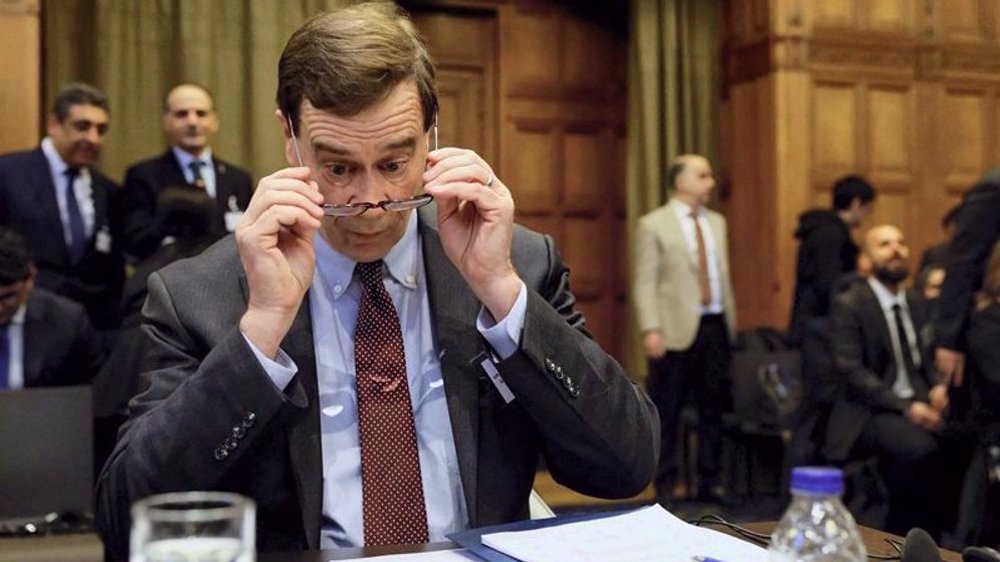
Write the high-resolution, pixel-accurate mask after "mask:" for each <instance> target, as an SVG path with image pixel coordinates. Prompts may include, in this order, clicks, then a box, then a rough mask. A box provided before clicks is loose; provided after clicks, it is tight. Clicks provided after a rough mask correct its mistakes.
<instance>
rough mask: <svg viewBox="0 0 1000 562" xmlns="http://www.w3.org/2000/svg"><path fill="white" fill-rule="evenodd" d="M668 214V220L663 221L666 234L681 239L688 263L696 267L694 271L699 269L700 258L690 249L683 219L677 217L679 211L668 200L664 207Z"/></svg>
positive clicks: (671, 237)
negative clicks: (682, 222)
mask: <svg viewBox="0 0 1000 562" xmlns="http://www.w3.org/2000/svg"><path fill="white" fill-rule="evenodd" d="M664 211H666V214H667V217H666V218H667V220H665V221H663V227H664V233H665V234H666V236H667V237H668V238H670V239H673V240H679V241H680V243H681V244H682V245H683V247H684V249H685V250H686V251H685V252H684V255H685V256H687V259H688V263H690V264H691V267H692V268H694V271H695V272H696V273H697V271H698V259H697V258H696V257H695V256H694V254H693V253H692V252H691V251H689V248H688V242H687V238H686V237H685V236H684V227H682V226H681V221H680V219H679V218H678V217H677V213H676V212H675V211H674V206H673V204H672V203H670V202H668V203H667V205H666V208H665V209H664Z"/></svg>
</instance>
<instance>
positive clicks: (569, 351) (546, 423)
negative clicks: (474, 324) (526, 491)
mask: <svg viewBox="0 0 1000 562" xmlns="http://www.w3.org/2000/svg"><path fill="white" fill-rule="evenodd" d="M545 249H546V253H547V256H546V258H547V262H548V268H547V274H546V275H545V277H544V280H543V281H542V282H541V283H540V284H539V285H538V286H535V287H532V286H531V285H529V288H531V289H533V290H532V291H531V292H529V295H528V306H527V312H526V315H525V322H524V332H523V334H522V339H521V349H520V350H519V351H517V352H515V353H514V355H512V356H511V357H509V358H508V359H506V360H504V361H503V362H501V363H500V365H499V369H500V372H501V374H502V375H503V377H504V380H506V381H507V383H508V385H509V386H510V387H511V389H512V390H513V392H514V394H515V395H516V396H517V399H518V400H519V401H520V403H521V407H522V408H524V409H525V411H527V413H528V415H529V416H530V417H531V418H532V419H533V420H534V421H535V423H536V425H537V427H538V432H539V434H540V436H541V440H542V452H543V455H544V456H545V459H546V463H547V467H548V469H549V471H550V472H551V474H552V476H553V477H554V478H555V479H556V481H558V482H560V483H561V484H563V485H566V486H569V487H571V488H573V489H575V490H578V491H580V492H582V493H585V494H588V495H593V496H599V497H629V496H632V495H635V494H637V493H639V492H641V491H642V490H643V489H644V488H645V487H646V485H647V484H648V483H649V481H650V480H651V479H652V476H653V472H654V469H655V466H656V458H657V454H658V447H659V442H660V439H659V421H658V417H657V414H656V409H655V407H654V406H653V405H652V403H651V402H650V400H649V398H648V397H647V396H646V395H645V393H644V392H643V391H641V390H640V389H639V388H638V387H637V386H636V385H635V384H634V383H632V381H631V380H630V379H629V377H628V376H627V375H626V374H625V372H624V371H623V370H622V368H621V366H620V365H619V364H618V363H617V362H616V361H615V360H614V359H612V358H611V357H610V356H609V355H608V354H607V353H605V352H604V351H603V350H602V349H601V348H600V346H598V344H597V343H596V342H594V341H593V339H591V337H590V334H589V333H588V332H587V330H586V328H585V326H584V319H583V316H582V315H581V314H580V313H579V311H577V310H576V309H575V308H574V304H575V297H574V296H573V293H572V292H571V291H570V289H569V271H568V270H567V268H566V267H565V265H563V263H562V262H561V260H560V258H559V256H558V253H557V252H556V250H555V247H554V245H553V243H552V239H551V238H550V237H548V236H545ZM574 389H575V391H574Z"/></svg>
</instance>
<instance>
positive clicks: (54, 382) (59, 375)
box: [0, 227, 104, 390]
mask: <svg viewBox="0 0 1000 562" xmlns="http://www.w3.org/2000/svg"><path fill="white" fill-rule="evenodd" d="M35 277H36V271H35V266H34V264H32V261H31V255H30V252H29V250H28V247H27V243H26V242H25V240H24V238H23V237H22V236H21V235H19V234H17V233H16V232H14V231H12V230H9V229H7V228H2V227H0V390H15V389H19V388H27V387H37V386H63V385H74V384H85V383H88V382H90V380H91V379H92V378H93V377H94V376H95V375H96V374H97V371H98V369H100V367H101V362H102V361H103V359H104V353H103V349H102V347H101V344H100V342H99V341H98V339H97V337H96V335H95V333H94V330H93V328H92V327H91V325H90V321H89V320H88V319H87V312H86V311H85V310H84V309H83V307H82V306H80V305H79V304H78V303H75V302H73V301H71V300H69V299H66V298H63V297H60V296H59V295H55V294H52V293H50V292H48V291H46V290H45V289H38V288H35Z"/></svg>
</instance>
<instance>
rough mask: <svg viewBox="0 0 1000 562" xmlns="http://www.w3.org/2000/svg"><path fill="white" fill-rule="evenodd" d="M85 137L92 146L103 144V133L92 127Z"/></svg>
mask: <svg viewBox="0 0 1000 562" xmlns="http://www.w3.org/2000/svg"><path fill="white" fill-rule="evenodd" d="M85 137H86V139H87V142H89V143H91V144H95V145H99V144H101V133H100V131H98V130H97V127H91V128H89V129H87V133H86V135H85Z"/></svg>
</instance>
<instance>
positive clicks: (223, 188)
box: [123, 84, 253, 260]
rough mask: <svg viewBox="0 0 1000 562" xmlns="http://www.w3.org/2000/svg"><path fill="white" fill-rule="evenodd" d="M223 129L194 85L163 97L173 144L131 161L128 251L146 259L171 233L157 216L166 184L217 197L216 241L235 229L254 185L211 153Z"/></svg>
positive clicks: (202, 92)
mask: <svg viewBox="0 0 1000 562" xmlns="http://www.w3.org/2000/svg"><path fill="white" fill-rule="evenodd" d="M218 129H219V119H218V116H217V115H216V113H215V105H214V103H213V101H212V96H211V94H210V93H209V92H208V90H206V89H205V88H203V87H201V86H198V85H195V84H181V85H180V86H177V87H175V88H174V89H172V90H170V92H169V93H168V94H167V97H166V98H165V99H164V101H163V131H164V132H165V133H166V135H167V139H168V140H169V141H170V145H171V146H170V148H169V149H167V151H166V152H165V153H163V154H161V155H160V156H157V157H156V158H151V159H149V160H144V161H142V162H139V163H136V164H133V165H132V166H131V167H130V168H129V169H128V170H127V171H126V172H125V190H124V194H123V209H124V213H125V214H124V229H125V234H124V235H125V251H126V252H128V254H129V255H131V256H132V257H134V258H136V259H138V260H142V259H145V258H147V257H149V256H150V255H151V254H152V253H153V252H154V251H156V249H157V248H158V247H159V246H160V244H161V243H162V242H163V239H164V238H165V237H166V236H167V233H166V230H165V229H166V225H164V224H163V223H162V222H161V221H159V220H157V214H156V197H157V196H158V195H159V194H160V192H161V191H163V190H164V189H166V188H167V187H182V186H183V187H188V188H190V189H199V190H203V191H204V192H205V193H207V194H208V195H209V197H211V198H212V199H214V200H215V218H214V219H213V223H212V232H213V233H214V236H215V238H216V239H218V238H221V237H222V236H223V235H225V234H226V233H227V232H232V231H233V229H235V228H236V222H237V221H238V220H239V217H240V215H241V214H242V213H243V211H244V210H245V209H246V208H247V204H249V203H250V196H251V195H252V194H253V184H251V182H250V175H249V174H248V173H247V172H245V171H244V170H242V169H240V168H237V167H236V166H234V165H232V164H230V163H228V162H226V161H224V160H222V159H220V158H218V157H217V156H216V155H214V154H213V153H212V147H211V145H210V143H211V140H212V137H213V136H214V135H215V133H216V132H217V131H218Z"/></svg>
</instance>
